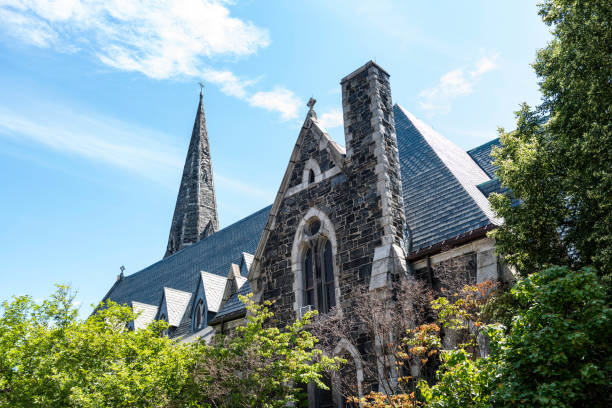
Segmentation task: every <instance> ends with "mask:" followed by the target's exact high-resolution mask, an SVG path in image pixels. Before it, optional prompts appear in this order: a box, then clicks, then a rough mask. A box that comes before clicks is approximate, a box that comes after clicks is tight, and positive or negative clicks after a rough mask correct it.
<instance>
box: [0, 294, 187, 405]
mask: <svg viewBox="0 0 612 408" xmlns="http://www.w3.org/2000/svg"><path fill="white" fill-rule="evenodd" d="M73 298H74V296H73V294H72V292H71V291H70V290H69V288H67V287H65V286H60V287H59V288H58V290H57V292H56V293H55V294H54V295H53V296H51V298H50V299H49V300H45V301H44V302H42V303H41V304H36V303H35V302H33V301H32V300H31V298H29V297H27V296H20V297H16V298H14V300H13V301H12V302H10V303H9V302H4V303H3V305H2V306H1V309H0V310H1V315H0V407H161V406H167V405H168V404H169V403H170V402H171V401H172V400H173V399H175V398H176V397H177V395H178V394H179V393H180V392H181V390H182V388H183V386H184V384H185V382H186V380H187V379H188V374H189V372H190V370H191V367H192V366H193V362H194V357H195V355H194V352H193V349H192V348H191V347H189V346H185V345H181V344H176V343H175V342H173V341H171V340H169V339H167V338H165V337H162V336H161V335H160V334H161V331H162V330H163V329H164V323H154V324H152V325H151V326H150V327H149V328H147V329H144V330H138V331H136V332H134V331H128V330H126V327H127V325H128V323H129V322H130V321H131V320H133V318H134V315H133V313H132V311H131V309H130V308H128V307H122V306H118V305H116V304H112V303H108V304H106V305H103V306H104V307H103V308H101V309H99V310H98V312H97V313H96V314H94V315H93V316H91V317H89V318H88V319H86V320H84V321H80V320H78V319H77V311H76V309H75V307H74V306H73V302H72V301H73Z"/></svg>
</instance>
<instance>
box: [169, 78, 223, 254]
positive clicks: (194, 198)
mask: <svg viewBox="0 0 612 408" xmlns="http://www.w3.org/2000/svg"><path fill="white" fill-rule="evenodd" d="M200 85H201V84H200ZM201 86H203V85H201ZM202 99H203V98H202V91H201V90H200V104H199V105H198V112H197V113H196V118H195V123H194V124H193V132H192V133H191V142H189V150H188V151H187V158H186V159H185V167H184V169H183V177H182V179H181V186H180V188H179V192H178V196H177V198H176V206H175V207H174V216H173V217H172V225H171V227H170V237H169V238H168V247H167V250H166V254H165V255H164V258H165V257H167V256H170V255H172V254H173V253H175V252H177V251H180V250H181V249H183V248H185V247H187V246H189V245H191V244H194V243H196V242H198V241H199V240H201V239H202V238H206V237H207V236H209V235H212V234H214V233H215V232H216V231H217V229H218V228H219V217H218V216H217V201H216V199H215V186H214V183H213V173H212V162H211V158H210V145H209V143H208V131H207V130H206V117H205V115H204V104H203V102H202Z"/></svg>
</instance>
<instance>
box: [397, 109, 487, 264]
mask: <svg viewBox="0 0 612 408" xmlns="http://www.w3.org/2000/svg"><path fill="white" fill-rule="evenodd" d="M393 113H394V116H395V131H396V134H397V141H398V149H399V158H400V167H401V173H402V189H403V195H404V210H405V213H406V222H407V224H408V228H409V231H410V232H409V235H410V240H411V253H413V252H416V251H418V250H420V249H423V248H426V247H429V246H431V245H433V244H437V243H440V242H442V241H445V240H447V239H450V238H454V237H457V236H459V235H461V234H464V233H467V232H470V231H473V230H475V229H478V228H482V227H486V226H488V225H490V224H495V223H497V220H496V219H495V216H494V214H493V212H492V211H491V208H490V206H489V202H488V200H487V198H486V197H485V196H484V195H483V194H482V192H481V191H480V190H479V189H478V187H477V186H478V185H479V184H481V183H484V182H487V181H489V180H490V177H489V176H488V175H487V174H486V173H485V172H484V171H483V169H481V168H480V167H479V166H478V165H477V164H476V163H475V162H474V160H473V159H472V158H471V157H470V156H469V155H468V154H467V153H466V152H465V151H463V150H462V149H461V148H459V147H458V146H456V145H455V144H454V143H452V142H451V141H450V140H448V139H446V138H444V137H443V136H441V135H440V134H438V133H437V132H436V131H434V130H433V129H431V128H430V127H429V126H427V125H426V124H424V123H423V122H421V121H420V120H418V119H417V118H416V117H414V116H413V115H412V114H410V113H409V112H407V111H406V110H405V109H403V108H402V107H400V106H399V105H395V106H394V107H393Z"/></svg>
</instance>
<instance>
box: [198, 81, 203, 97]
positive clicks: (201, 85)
mask: <svg viewBox="0 0 612 408" xmlns="http://www.w3.org/2000/svg"><path fill="white" fill-rule="evenodd" d="M198 84H199V85H200V96H202V91H203V90H204V84H203V83H202V81H200V82H198Z"/></svg>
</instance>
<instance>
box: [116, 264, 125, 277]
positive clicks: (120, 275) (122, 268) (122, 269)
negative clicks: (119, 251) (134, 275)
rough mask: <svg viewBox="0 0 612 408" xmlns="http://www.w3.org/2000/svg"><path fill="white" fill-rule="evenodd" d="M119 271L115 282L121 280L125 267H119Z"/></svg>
mask: <svg viewBox="0 0 612 408" xmlns="http://www.w3.org/2000/svg"><path fill="white" fill-rule="evenodd" d="M119 269H121V273H120V274H119V275H117V281H120V280H121V279H123V271H125V266H123V265H121V267H120V268H119Z"/></svg>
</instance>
